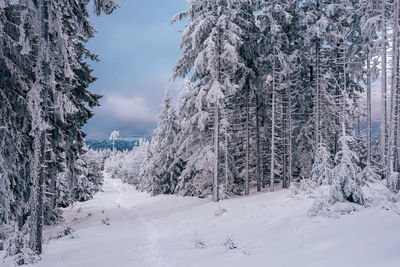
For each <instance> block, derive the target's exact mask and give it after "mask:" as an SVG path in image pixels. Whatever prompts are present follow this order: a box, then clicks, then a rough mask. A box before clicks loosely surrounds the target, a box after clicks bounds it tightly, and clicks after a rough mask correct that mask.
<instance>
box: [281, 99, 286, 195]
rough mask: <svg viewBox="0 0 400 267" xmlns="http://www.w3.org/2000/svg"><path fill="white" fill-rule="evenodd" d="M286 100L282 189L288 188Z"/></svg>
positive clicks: (284, 108)
mask: <svg viewBox="0 0 400 267" xmlns="http://www.w3.org/2000/svg"><path fill="white" fill-rule="evenodd" d="M286 112H287V108H286V100H285V99H284V100H283V106H282V140H283V155H282V188H287V135H286V131H287V128H286V115H287V114H286Z"/></svg>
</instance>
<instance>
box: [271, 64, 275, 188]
mask: <svg viewBox="0 0 400 267" xmlns="http://www.w3.org/2000/svg"><path fill="white" fill-rule="evenodd" d="M271 102H272V108H271V112H272V114H271V127H272V129H271V170H270V171H271V176H270V188H271V191H274V183H275V180H274V176H275V59H274V63H273V70H272V97H271Z"/></svg>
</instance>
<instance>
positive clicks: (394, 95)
mask: <svg viewBox="0 0 400 267" xmlns="http://www.w3.org/2000/svg"><path fill="white" fill-rule="evenodd" d="M398 7H399V0H395V1H394V16H393V26H392V28H393V38H392V42H393V45H392V78H391V88H390V89H391V96H390V107H391V108H390V126H389V128H390V133H389V149H388V162H387V173H386V175H387V183H388V186H389V187H390V177H391V174H392V173H393V171H394V169H393V168H394V153H395V152H396V151H395V150H396V148H395V147H394V145H395V144H394V143H395V142H394V140H395V120H396V117H395V111H396V110H397V105H398V103H396V99H397V90H396V88H397V85H396V82H397V79H396V77H395V75H396V74H397V73H398V72H397V65H398V64H397V60H398V56H397V55H398V45H397V40H398V34H399V29H398V17H399V10H398ZM391 189H393V188H391Z"/></svg>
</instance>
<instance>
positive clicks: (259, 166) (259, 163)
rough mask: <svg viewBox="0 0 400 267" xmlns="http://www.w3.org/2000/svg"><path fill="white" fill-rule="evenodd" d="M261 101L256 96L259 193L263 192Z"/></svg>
mask: <svg viewBox="0 0 400 267" xmlns="http://www.w3.org/2000/svg"><path fill="white" fill-rule="evenodd" d="M259 116H260V99H259V96H258V94H256V138H257V191H258V192H260V191H261V180H262V179H261V176H262V175H261V153H260V147H261V145H260V121H259V120H260V118H259Z"/></svg>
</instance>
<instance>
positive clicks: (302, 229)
mask: <svg viewBox="0 0 400 267" xmlns="http://www.w3.org/2000/svg"><path fill="white" fill-rule="evenodd" d="M103 190H104V191H103V192H99V193H98V194H96V195H95V197H94V199H93V200H90V201H88V202H84V203H77V204H75V205H74V207H72V208H69V209H67V210H66V211H65V218H66V219H65V225H70V226H71V227H72V228H73V229H74V233H73V237H74V238H71V237H70V236H66V237H63V238H61V239H57V240H50V241H47V242H46V245H45V248H44V255H43V257H42V258H43V260H42V262H40V263H39V264H37V265H35V266H37V267H54V266H57V267H81V266H95V267H147V266H150V267H153V266H154V267H196V266H199V267H200V266H202V267H203V266H221V267H222V266H229V267H232V266H233V267H234V266H241V267H243V266H274V267H284V266H294V267H297V266H307V267H321V266H324V267H331V266H332V267H337V266H341V267H354V266H363V267H375V266H380V267H398V266H400V254H399V253H398V249H399V247H400V227H399V225H400V216H399V215H398V214H396V213H395V212H392V211H390V210H389V211H388V210H385V209H382V208H369V209H363V210H361V211H360V212H358V213H355V214H352V215H346V216H341V217H340V218H339V219H331V218H324V217H314V218H310V217H308V216H307V215H306V214H307V210H308V209H309V207H310V206H311V204H312V202H313V200H311V199H300V200H298V199H292V198H289V197H288V194H289V193H288V191H285V190H282V191H279V192H274V193H263V194H256V195H252V196H248V197H240V198H236V199H232V200H226V201H222V202H220V203H212V202H210V200H208V199H197V198H185V197H178V196H157V197H150V196H149V195H148V194H145V193H140V192H137V191H135V189H134V187H132V186H130V185H126V184H122V183H121V181H119V180H111V179H109V178H108V177H106V179H105V184H104V187H103ZM221 208H222V209H225V210H226V212H224V213H216V211H217V210H220V209H221ZM106 218H108V220H106ZM102 221H106V222H107V221H109V223H110V225H106V224H104V223H103V222H102ZM61 230H62V227H61V226H57V227H50V228H48V229H47V230H46V232H45V236H46V238H49V237H51V236H55V235H56V234H57V232H60V231H61ZM196 236H198V238H200V239H202V240H203V241H204V242H205V246H204V248H203V249H201V248H197V247H195V246H194V242H193V241H194V239H195V238H196ZM228 237H231V238H232V239H233V241H234V242H235V243H236V245H237V247H238V249H234V250H231V251H227V250H226V248H225V246H224V243H225V241H226V240H227V239H228ZM244 252H245V253H244ZM0 266H8V265H4V264H3V265H2V263H0Z"/></svg>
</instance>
